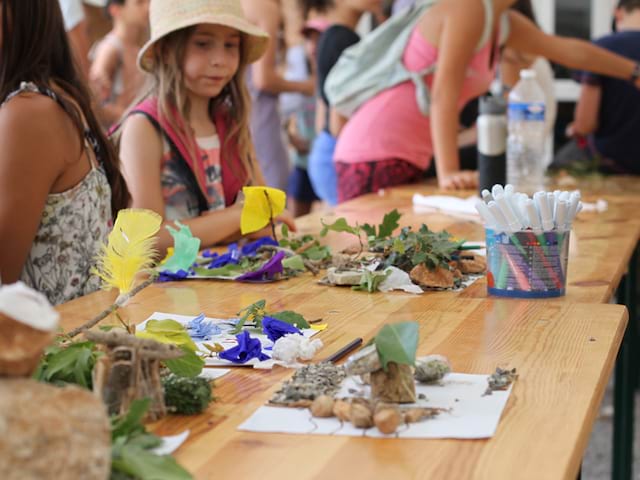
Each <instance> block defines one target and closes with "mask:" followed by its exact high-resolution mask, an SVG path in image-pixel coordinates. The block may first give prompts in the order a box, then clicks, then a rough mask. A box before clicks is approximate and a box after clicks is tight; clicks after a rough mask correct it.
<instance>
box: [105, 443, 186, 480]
mask: <svg viewBox="0 0 640 480" xmlns="http://www.w3.org/2000/svg"><path fill="white" fill-rule="evenodd" d="M111 468H112V469H113V470H115V471H117V472H121V473H125V474H128V475H131V476H133V477H134V478H138V479H142V480H191V479H192V478H193V477H192V476H191V474H190V473H189V472H187V471H186V470H185V469H184V468H182V467H181V466H180V465H178V463H177V462H176V461H175V460H174V459H173V457H171V456H169V455H163V456H159V455H155V454H153V453H151V452H149V451H147V450H145V449H143V448H140V447H139V446H135V445H133V446H128V445H127V447H126V448H123V449H122V450H121V451H120V456H119V458H115V459H113V460H112V464H111Z"/></svg>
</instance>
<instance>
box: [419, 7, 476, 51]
mask: <svg viewBox="0 0 640 480" xmlns="http://www.w3.org/2000/svg"><path fill="white" fill-rule="evenodd" d="M484 14H485V9H484V5H483V2H481V1H478V2H468V1H466V0H449V1H447V2H440V3H437V4H436V5H434V6H433V7H431V8H428V9H427V10H426V11H425V12H424V14H423V15H422V18H420V20H419V21H418V28H419V30H420V33H422V35H423V37H424V38H426V39H427V40H428V41H429V42H430V43H431V44H433V45H435V46H439V43H440V34H441V33H442V29H443V27H444V26H445V24H448V25H450V26H453V27H454V28H453V30H455V31H456V32H458V33H459V34H460V35H461V36H465V37H466V36H469V37H472V38H474V37H476V36H479V35H481V33H482V30H483V27H484Z"/></svg>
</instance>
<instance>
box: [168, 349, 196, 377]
mask: <svg viewBox="0 0 640 480" xmlns="http://www.w3.org/2000/svg"><path fill="white" fill-rule="evenodd" d="M181 348H182V352H183V355H182V356H181V357H178V358H173V359H171V360H165V361H164V364H165V365H166V366H167V368H168V369H169V370H171V372H172V373H174V374H176V375H178V376H179V377H196V376H198V375H200V373H201V372H202V368H203V367H204V360H203V359H202V358H200V357H199V356H198V354H197V353H196V352H194V351H193V350H189V349H188V348H186V347H184V346H183V347H181Z"/></svg>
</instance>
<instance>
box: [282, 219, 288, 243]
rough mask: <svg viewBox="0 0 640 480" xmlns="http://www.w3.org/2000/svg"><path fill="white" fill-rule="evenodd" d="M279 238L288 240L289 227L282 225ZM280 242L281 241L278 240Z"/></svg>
mask: <svg viewBox="0 0 640 480" xmlns="http://www.w3.org/2000/svg"><path fill="white" fill-rule="evenodd" d="M280 236H281V237H282V238H289V227H288V225H287V224H286V223H283V224H282V228H281V229H280ZM280 241H281V242H282V240H280Z"/></svg>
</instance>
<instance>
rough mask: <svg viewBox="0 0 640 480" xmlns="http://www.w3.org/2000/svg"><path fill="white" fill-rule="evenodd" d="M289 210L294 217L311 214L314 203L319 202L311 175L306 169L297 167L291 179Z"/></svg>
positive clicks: (288, 190)
mask: <svg viewBox="0 0 640 480" xmlns="http://www.w3.org/2000/svg"><path fill="white" fill-rule="evenodd" d="M287 192H288V193H289V208H290V209H291V213H292V214H293V216H294V217H299V216H301V215H306V214H307V213H309V212H311V206H312V205H313V202H314V201H316V200H319V199H318V197H317V196H316V194H315V192H314V191H313V187H312V186H311V182H310V181H309V175H308V174H307V171H306V170H305V169H304V168H300V167H295V168H294V169H293V171H292V172H291V176H290V177H289V188H288V189H287Z"/></svg>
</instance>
